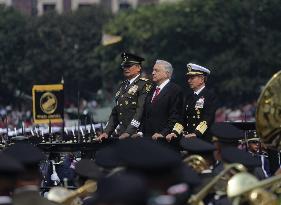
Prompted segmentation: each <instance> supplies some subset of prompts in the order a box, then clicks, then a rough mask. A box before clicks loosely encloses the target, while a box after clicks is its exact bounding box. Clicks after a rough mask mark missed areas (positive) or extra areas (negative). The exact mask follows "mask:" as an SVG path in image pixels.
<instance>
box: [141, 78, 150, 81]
mask: <svg viewBox="0 0 281 205" xmlns="http://www.w3.org/2000/svg"><path fill="white" fill-rule="evenodd" d="M140 80H143V81H148V79H147V78H140Z"/></svg>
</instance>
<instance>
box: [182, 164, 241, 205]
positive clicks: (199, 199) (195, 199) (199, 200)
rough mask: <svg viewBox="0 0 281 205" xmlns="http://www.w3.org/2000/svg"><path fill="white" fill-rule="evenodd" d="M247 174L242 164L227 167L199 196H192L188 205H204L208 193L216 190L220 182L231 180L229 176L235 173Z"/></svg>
mask: <svg viewBox="0 0 281 205" xmlns="http://www.w3.org/2000/svg"><path fill="white" fill-rule="evenodd" d="M237 171H238V172H245V171H246V168H245V167H244V166H243V165H242V164H238V163H233V164H228V165H226V166H225V168H224V170H222V171H221V172H220V173H219V174H218V175H217V176H215V177H214V178H213V179H212V180H211V181H210V182H209V183H208V184H207V185H206V186H204V187H203V188H202V189H201V191H199V192H198V193H197V194H193V195H191V197H190V198H189V200H188V204H191V205H204V202H203V199H204V198H205V197H206V196H207V195H208V193H209V192H210V191H211V190H212V189H214V187H215V186H216V185H217V183H218V182H219V181H220V180H222V179H223V180H225V178H229V175H233V174H234V173H235V172H237Z"/></svg>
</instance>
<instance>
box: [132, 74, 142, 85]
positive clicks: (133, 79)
mask: <svg viewBox="0 0 281 205" xmlns="http://www.w3.org/2000/svg"><path fill="white" fill-rule="evenodd" d="M139 76H140V74H138V75H137V76H136V77H134V78H132V79H131V80H129V82H130V84H132V82H134V81H135V80H136V79H137V78H138V77H139Z"/></svg>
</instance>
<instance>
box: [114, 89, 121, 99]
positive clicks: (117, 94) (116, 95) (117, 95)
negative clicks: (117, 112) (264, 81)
mask: <svg viewBox="0 0 281 205" xmlns="http://www.w3.org/2000/svg"><path fill="white" fill-rule="evenodd" d="M119 95H120V90H118V92H117V93H116V94H115V97H116V98H118V97H119Z"/></svg>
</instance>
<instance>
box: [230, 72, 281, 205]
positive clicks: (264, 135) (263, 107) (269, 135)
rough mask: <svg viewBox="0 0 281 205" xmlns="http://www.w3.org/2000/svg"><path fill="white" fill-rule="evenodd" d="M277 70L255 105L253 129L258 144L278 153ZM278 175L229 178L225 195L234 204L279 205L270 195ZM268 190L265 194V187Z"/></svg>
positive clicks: (280, 84)
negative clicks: (254, 125)
mask: <svg viewBox="0 0 281 205" xmlns="http://www.w3.org/2000/svg"><path fill="white" fill-rule="evenodd" d="M280 91H281V71H279V72H278V73H276V74H275V75H273V77H272V78H271V79H270V80H269V81H268V83H267V84H266V86H265V88H264V89H263V91H262V93H261V95H260V97H259V99H258V104H257V111H256V130H257V134H258V136H259V137H260V139H261V141H262V142H263V143H264V144H265V145H266V146H267V147H268V148H271V149H277V150H281V115H280V113H281V92H280ZM280 181H281V176H280V175H278V176H274V177H270V178H268V179H265V180H262V181H258V180H257V179H256V178H255V177H254V176H252V175H251V174H249V173H240V174H237V175H235V176H233V177H232V178H231V179H230V180H229V182H228V186H227V195H228V197H229V198H231V199H232V202H233V204H234V205H238V204H241V203H243V202H245V201H246V202H248V203H249V204H252V205H275V204H279V203H278V200H277V197H276V195H274V194H273V193H271V191H275V190H274V189H276V188H280V184H281V183H280ZM269 187H271V189H270V190H269V191H267V190H265V189H266V188H269Z"/></svg>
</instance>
